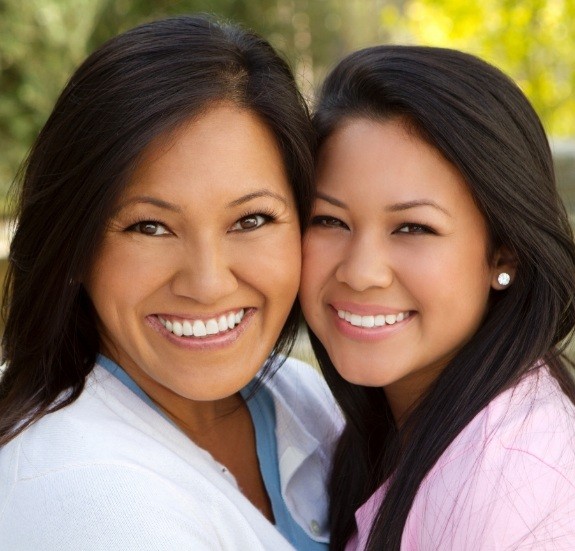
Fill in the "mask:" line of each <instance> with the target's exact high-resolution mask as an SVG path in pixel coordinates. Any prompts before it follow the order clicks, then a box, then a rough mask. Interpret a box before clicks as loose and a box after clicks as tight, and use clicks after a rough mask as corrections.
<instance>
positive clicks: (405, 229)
mask: <svg viewBox="0 0 575 551" xmlns="http://www.w3.org/2000/svg"><path fill="white" fill-rule="evenodd" d="M395 231H396V233H432V234H434V233H435V232H434V231H433V230H432V229H431V228H430V227H429V226H425V225H423V224H411V223H410V224H402V225H401V226H399V228H397V230H395Z"/></svg>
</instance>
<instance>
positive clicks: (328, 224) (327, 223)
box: [311, 216, 347, 229]
mask: <svg viewBox="0 0 575 551" xmlns="http://www.w3.org/2000/svg"><path fill="white" fill-rule="evenodd" d="M311 224H312V226H320V227H323V228H344V229H345V228H347V225H346V224H344V223H343V222H342V221H341V220H339V218H334V217H333V216H314V217H313V218H312V220H311Z"/></svg>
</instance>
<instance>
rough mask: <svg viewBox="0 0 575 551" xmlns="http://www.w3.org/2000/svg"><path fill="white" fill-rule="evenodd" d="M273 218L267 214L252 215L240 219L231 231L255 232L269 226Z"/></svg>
mask: <svg viewBox="0 0 575 551" xmlns="http://www.w3.org/2000/svg"><path fill="white" fill-rule="evenodd" d="M270 220H272V217H271V216H269V215H267V214H250V215H249V216H244V217H242V218H240V219H239V220H238V221H237V222H236V223H235V224H234V225H233V226H232V227H231V228H230V231H250V230H255V229H256V228H259V227H261V226H263V225H264V224H267V223H268V222H269V221H270Z"/></svg>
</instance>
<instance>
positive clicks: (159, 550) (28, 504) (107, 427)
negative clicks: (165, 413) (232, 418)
mask: <svg viewBox="0 0 575 551" xmlns="http://www.w3.org/2000/svg"><path fill="white" fill-rule="evenodd" d="M267 386H268V388H269V390H270V392H271V394H272V396H273V399H274V403H275V407H276V417H277V419H276V422H277V426H276V435H277V439H278V457H279V461H280V477H281V485H282V491H283V495H284V499H285V500H286V503H287V505H288V507H289V508H290V512H291V513H292V515H293V516H294V518H295V519H296V520H297V521H298V522H299V523H300V524H301V525H302V527H303V528H304V529H306V530H307V531H308V533H311V534H313V535H314V536H315V537H316V538H317V539H319V540H324V541H325V540H326V539H327V528H326V524H327V523H326V502H327V496H326V492H325V480H326V473H327V472H328V469H329V463H330V452H331V448H332V445H333V443H334V441H335V439H336V437H337V435H338V433H339V430H340V428H341V421H340V417H339V412H338V410H337V407H336V405H335V404H334V402H333V400H332V398H331V397H330V394H329V392H328V390H327V388H326V386H325V384H324V383H323V381H322V380H321V378H320V377H319V376H318V375H317V374H316V373H315V372H313V370H312V369H311V368H309V367H308V366H307V365H305V364H302V363H301V362H297V361H295V360H291V359H289V360H288V361H287V362H286V363H285V364H284V366H283V367H281V369H280V370H279V372H278V373H277V374H276V375H275V376H274V378H273V379H272V381H271V382H270V383H269V384H268V385H267ZM222 471H223V469H222V466H221V465H220V464H218V463H217V462H216V461H215V460H214V459H213V458H212V457H211V456H210V455H209V454H208V453H207V452H206V451H204V450H202V449H201V448H199V447H197V446H196V445H194V444H193V443H192V442H191V441H190V440H189V439H188V438H187V437H185V436H184V435H183V433H181V432H180V431H179V430H178V429H177V428H175V427H174V426H173V425H171V424H170V423H169V422H168V421H167V420H165V419H164V418H163V417H162V416H161V415H160V414H159V413H157V412H156V411H155V410H153V409H152V408H150V407H149V406H148V405H146V404H145V403H144V402H143V401H142V400H141V399H140V398H138V397H137V396H136V395H135V394H133V393H132V392H131V391H130V390H129V389H127V388H126V387H125V386H124V385H123V384H122V383H120V382H119V381H118V380H117V379H116V378H115V377H114V376H112V375H110V374H109V373H108V372H107V371H105V370H104V369H103V368H102V367H100V366H98V365H96V366H95V368H94V370H93V372H92V373H91V374H90V376H89V377H88V379H87V383H86V387H85V390H84V391H83V392H82V394H81V395H80V397H79V398H78V399H77V400H76V401H75V402H74V403H73V404H71V405H70V406H67V407H65V408H63V409H62V410H59V411H57V412H55V413H52V414H49V415H47V416H46V417H44V418H43V419H41V420H40V421H38V422H37V423H36V424H34V425H33V426H32V427H30V428H28V429H27V430H26V431H24V432H23V433H22V434H21V435H19V436H18V437H17V438H15V439H14V440H12V441H11V442H10V443H9V444H7V445H6V446H4V447H3V448H0V549H1V550H2V551H72V550H74V551H79V550H82V551H94V550H106V551H115V550H118V551H120V550H122V551H130V550H133V551H148V550H149V551H152V550H153V551H176V550H194V551H203V550H205V551H208V550H209V551H213V550H238V551H252V550H253V551H256V550H264V549H270V550H272V549H273V551H283V550H288V549H291V547H290V545H289V544H288V543H287V542H286V541H285V540H284V539H283V537H282V536H281V535H280V534H279V533H278V532H277V531H276V529H275V528H274V527H273V525H272V524H270V523H269V522H268V521H267V520H266V519H265V518H264V516H263V515H262V514H261V513H260V512H259V511H258V510H257V509H256V508H255V507H254V506H253V505H252V504H251V503H250V502H249V501H248V500H247V499H246V498H245V497H244V496H243V495H242V493H241V492H240V491H239V489H238V487H237V484H236V482H235V480H234V478H233V477H232V476H231V475H230V474H229V473H228V472H222Z"/></svg>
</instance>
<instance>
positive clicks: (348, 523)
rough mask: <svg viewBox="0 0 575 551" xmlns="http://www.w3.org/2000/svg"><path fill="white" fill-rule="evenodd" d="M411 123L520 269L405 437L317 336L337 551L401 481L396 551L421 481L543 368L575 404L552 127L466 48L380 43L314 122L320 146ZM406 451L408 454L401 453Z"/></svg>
mask: <svg viewBox="0 0 575 551" xmlns="http://www.w3.org/2000/svg"><path fill="white" fill-rule="evenodd" d="M358 117H359V118H368V119H371V120H375V121H385V120H389V119H391V118H397V117H400V118H403V119H404V120H406V121H407V122H408V123H409V125H410V127H412V128H414V130H415V131H416V132H417V133H418V134H419V135H420V136H421V138H422V139H424V140H426V141H427V142H428V143H429V144H431V145H432V146H434V147H435V148H437V150H438V151H440V152H441V153H442V154H443V155H444V156H445V158H446V159H448V160H449V161H450V162H451V163H453V165H454V166H455V167H457V169H458V170H459V171H460V172H461V174H462V175H463V177H464V178H465V180H466V182H467V184H468V186H469V190H470V192H471V193H472V195H473V197H474V199H475V201H476V204H477V205H478V207H479V209H480V210H481V212H482V213H483V215H484V217H485V219H486V221H487V224H488V227H489V232H490V239H491V247H492V248H493V250H494V249H495V248H496V247H500V246H505V247H507V249H508V250H509V251H511V252H512V253H513V254H514V255H515V257H516V259H517V263H518V267H517V274H516V276H515V278H514V281H513V284H512V285H511V286H510V287H509V288H508V289H506V290H505V291H503V292H499V293H492V295H493V296H491V297H490V302H489V308H488V313H487V316H486V318H485V320H484V322H483V324H482V326H481V327H480V329H479V330H478V331H477V333H476V334H475V335H474V336H473V338H472V339H471V340H470V341H469V342H468V343H467V344H466V345H465V346H464V347H463V348H462V349H461V350H460V351H459V353H458V354H457V355H456V357H455V358H454V359H453V360H452V361H451V362H450V363H449V365H448V366H447V367H446V368H445V370H444V371H443V372H442V374H441V375H440V376H439V377H438V379H437V380H436V381H435V382H434V384H433V385H432V387H431V388H430V389H429V390H428V392H427V393H426V394H425V395H424V396H423V397H421V399H420V401H419V402H418V404H417V405H416V406H415V407H414V408H413V410H412V411H411V413H410V415H409V417H408V418H407V420H406V421H405V424H403V425H402V426H401V427H397V426H396V424H395V422H394V419H393V416H392V414H391V411H390V409H389V406H388V404H387V400H386V398H385V394H384V392H383V390H382V389H380V388H367V387H361V386H354V385H352V384H350V383H347V382H346V381H345V380H344V379H343V378H342V377H341V376H340V375H339V374H338V372H337V371H336V370H335V368H334V366H333V364H332V362H331V360H330V358H329V356H328V355H327V353H326V350H325V349H324V347H323V346H322V345H321V343H320V342H319V340H318V339H317V337H316V336H315V335H313V333H312V334H311V335H310V336H311V340H312V345H313V348H314V350H315V353H316V355H317V357H318V359H319V362H320V365H321V367H322V370H323V372H324V374H325V377H326V379H327V381H328V383H329V385H330V387H331V389H332V391H333V392H334V394H335V396H336V398H337V400H338V401H339V403H340V405H341V407H342V409H343V411H344V414H345V417H346V421H347V424H346V428H345V430H344V433H343V435H342V437H341V440H340V442H339V447H338V450H337V453H336V457H335V463H334V470H333V474H332V477H331V486H330V491H331V500H332V501H331V512H330V519H331V530H332V549H335V550H343V549H344V547H345V544H346V542H347V541H348V540H349V538H350V536H351V535H352V534H353V532H354V530H355V521H354V512H355V510H356V509H357V508H358V507H359V506H360V505H361V504H362V503H363V502H364V501H365V500H366V499H367V498H368V497H369V496H370V495H371V494H372V493H373V492H374V491H375V490H376V489H377V488H378V487H379V486H380V485H381V483H382V482H383V481H384V480H385V479H387V478H388V477H389V476H390V474H391V473H393V477H392V479H390V484H389V487H388V491H387V494H386V497H385V498H384V501H383V503H382V504H381V507H380V509H379V513H378V515H377V517H376V520H375V523H374V525H373V527H372V530H371V533H370V537H369V543H368V548H369V549H370V550H372V551H374V550H381V549H385V550H386V551H394V550H399V549H400V545H401V537H402V533H403V529H404V526H405V522H406V519H407V516H408V514H409V511H410V509H411V507H412V504H413V500H414V498H415V496H416V493H417V491H418V488H419V486H420V484H421V482H422V480H423V479H424V477H425V475H426V474H427V473H428V472H429V470H430V469H431V468H432V467H433V465H434V464H435V462H436V461H437V460H438V459H439V457H440V456H441V454H442V453H443V452H444V451H445V450H446V448H447V447H448V446H449V445H450V444H451V442H453V440H454V438H455V437H456V436H457V435H458V434H459V433H460V432H461V430H462V429H463V428H464V427H465V426H466V425H467V424H468V423H469V422H470V421H471V420H472V419H473V417H474V416H475V415H476V414H477V413H478V412H480V411H481V410H482V409H483V408H484V407H485V406H486V405H487V404H488V403H489V402H490V401H491V400H493V398H494V397H496V396H497V395H498V394H499V393H501V392H502V391H503V390H505V389H506V388H508V387H510V386H511V385H513V384H514V383H515V382H516V381H518V379H519V378H520V377H521V376H522V374H524V373H525V372H526V370H528V369H529V368H530V367H532V366H534V365H535V364H536V363H537V362H538V360H541V359H543V360H544V361H545V362H546V363H547V365H548V366H549V368H550V370H551V372H552V373H553V375H554V376H555V377H556V378H557V379H558V380H559V381H560V383H561V386H562V388H563V390H564V392H565V393H566V394H567V395H568V396H569V397H570V398H571V400H572V401H575V388H574V386H573V382H572V379H571V378H570V376H569V373H568V366H567V365H566V362H565V360H564V359H563V358H562V356H561V351H562V346H564V344H565V342H566V339H567V338H568V337H569V336H570V335H571V333H572V331H573V327H574V326H575V303H574V300H575V245H574V243H573V234H572V230H571V227H570V225H569V221H568V217H567V215H566V212H565V209H564V206H563V204H562V202H561V200H560V198H559V195H558V193H557V189H556V186H555V177H554V171H553V163H552V157H551V153H550V149H549V145H548V142H547V138H546V136H545V132H544V130H543V127H542V125H541V123H540V121H539V119H538V117H537V115H536V113H535V112H534V110H533V108H532V107H531V105H530V104H529V102H528V101H527V99H526V98H525V96H524V95H523V93H522V92H521V91H520V90H519V88H518V87H517V86H516V85H515V84H514V83H513V82H512V81H511V80H510V79H509V78H508V77H506V76H505V75H504V74H503V73H502V72H500V71H499V70H498V69H496V68H494V67H493V66H491V65H489V64H487V63H485V62H483V61H482V60H480V59H478V58H476V57H473V56H471V55H467V54H464V53H461V52H458V51H453V50H448V49H440V48H426V47H416V46H413V47H411V46H379V47H373V48H368V49H365V50H362V51H359V52H356V53H354V54H352V55H350V56H348V57H347V58H346V59H344V60H343V61H341V62H340V63H339V64H338V65H337V66H336V67H335V69H334V70H333V71H332V72H331V74H330V75H329V76H328V78H327V80H326V81H325V84H324V86H323V89H322V90H321V95H320V98H319V103H318V106H317V110H316V113H315V117H314V124H315V127H316V130H317V132H318V135H319V144H320V145H319V147H321V144H322V143H324V142H325V140H326V139H327V138H328V137H329V136H330V135H332V133H333V132H334V131H335V130H336V129H337V128H339V127H340V126H341V125H342V124H343V123H345V122H347V121H349V120H350V119H353V118H358ZM400 443H401V449H400Z"/></svg>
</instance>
